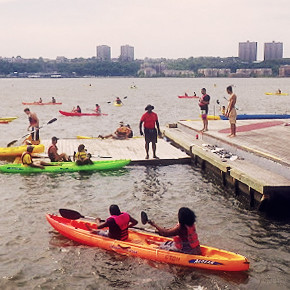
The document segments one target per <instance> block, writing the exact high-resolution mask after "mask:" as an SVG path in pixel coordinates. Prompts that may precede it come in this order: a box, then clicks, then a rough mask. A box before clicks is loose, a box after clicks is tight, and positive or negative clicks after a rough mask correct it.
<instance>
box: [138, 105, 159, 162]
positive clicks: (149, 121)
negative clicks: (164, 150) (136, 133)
mask: <svg viewBox="0 0 290 290" xmlns="http://www.w3.org/2000/svg"><path fill="white" fill-rule="evenodd" d="M153 109H154V106H151V105H147V106H146V108H145V111H147V112H146V113H145V114H143V115H142V117H141V119H140V123H139V129H140V135H142V136H143V131H142V124H143V123H144V134H145V150H146V157H145V158H146V159H149V144H150V142H152V150H153V158H156V159H158V157H157V156H156V143H157V131H158V135H161V132H160V128H159V122H158V116H157V114H156V113H154V112H152V110H153ZM156 128H157V130H156Z"/></svg>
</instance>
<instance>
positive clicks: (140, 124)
mask: <svg viewBox="0 0 290 290" xmlns="http://www.w3.org/2000/svg"><path fill="white" fill-rule="evenodd" d="M142 124H143V121H142V120H140V123H139V130H140V135H141V136H143V131H142Z"/></svg>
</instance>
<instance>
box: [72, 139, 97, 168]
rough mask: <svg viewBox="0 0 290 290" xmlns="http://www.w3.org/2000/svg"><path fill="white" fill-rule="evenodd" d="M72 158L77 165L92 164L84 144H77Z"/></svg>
mask: <svg viewBox="0 0 290 290" xmlns="http://www.w3.org/2000/svg"><path fill="white" fill-rule="evenodd" d="M74 160H75V162H76V164H77V165H88V164H93V161H92V160H91V154H90V153H87V150H86V149H85V145H84V144H80V145H79V147H78V152H77V153H76V154H74Z"/></svg>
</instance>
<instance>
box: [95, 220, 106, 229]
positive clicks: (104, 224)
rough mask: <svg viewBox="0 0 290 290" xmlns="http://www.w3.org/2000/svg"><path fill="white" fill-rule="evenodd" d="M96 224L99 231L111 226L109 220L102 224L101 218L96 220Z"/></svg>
mask: <svg viewBox="0 0 290 290" xmlns="http://www.w3.org/2000/svg"><path fill="white" fill-rule="evenodd" d="M96 223H97V226H98V229H102V228H106V227H108V226H109V223H108V221H107V220H106V221H105V222H103V223H102V222H101V219H100V218H96Z"/></svg>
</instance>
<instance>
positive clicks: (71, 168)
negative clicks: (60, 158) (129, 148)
mask: <svg viewBox="0 0 290 290" xmlns="http://www.w3.org/2000/svg"><path fill="white" fill-rule="evenodd" d="M130 162H131V160H128V159H120V160H106V161H103V160H100V161H93V164H89V165H81V166H79V165H77V164H76V163H75V162H51V164H54V165H55V166H45V167H44V169H41V168H36V167H30V166H23V165H22V164H4V165H0V172H3V173H40V172H41V173H45V172H51V173H60V172H78V171H99V170H115V169H120V168H122V167H124V166H126V165H128V164H129V163H130Z"/></svg>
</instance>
